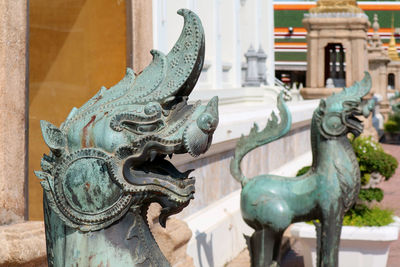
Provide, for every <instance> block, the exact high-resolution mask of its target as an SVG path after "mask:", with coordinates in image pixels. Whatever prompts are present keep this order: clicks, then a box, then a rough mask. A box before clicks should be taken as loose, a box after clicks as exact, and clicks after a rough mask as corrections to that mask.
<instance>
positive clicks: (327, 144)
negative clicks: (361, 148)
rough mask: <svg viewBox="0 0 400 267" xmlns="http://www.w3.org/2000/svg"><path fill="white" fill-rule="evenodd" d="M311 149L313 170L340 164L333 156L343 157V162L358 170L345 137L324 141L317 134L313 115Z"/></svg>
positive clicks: (354, 157)
mask: <svg viewBox="0 0 400 267" xmlns="http://www.w3.org/2000/svg"><path fill="white" fill-rule="evenodd" d="M311 149H312V156H313V162H312V166H313V169H314V170H316V169H318V168H323V169H324V168H325V169H326V168H327V167H328V166H327V165H328V164H329V163H333V162H335V163H339V162H341V161H338V160H336V158H333V157H335V155H343V156H344V157H345V158H343V160H344V161H346V164H351V165H353V168H356V169H358V163H357V159H356V156H355V153H354V151H353V148H352V146H351V144H350V141H349V140H348V138H347V136H346V135H343V136H339V137H337V138H335V139H326V138H325V137H324V136H322V135H321V134H320V132H319V129H318V127H317V121H316V119H315V115H314V116H313V119H312V122H311Z"/></svg>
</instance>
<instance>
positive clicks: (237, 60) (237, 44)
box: [232, 0, 242, 88]
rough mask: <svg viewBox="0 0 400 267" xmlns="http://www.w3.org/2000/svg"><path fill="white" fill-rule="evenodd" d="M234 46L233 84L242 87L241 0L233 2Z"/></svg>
mask: <svg viewBox="0 0 400 267" xmlns="http://www.w3.org/2000/svg"><path fill="white" fill-rule="evenodd" d="M233 35H234V36H233V40H234V43H233V46H234V49H233V51H234V55H233V57H234V58H233V64H232V71H233V77H234V79H233V86H234V87H237V88H239V87H241V86H242V54H241V51H242V48H241V39H240V0H234V4H233Z"/></svg>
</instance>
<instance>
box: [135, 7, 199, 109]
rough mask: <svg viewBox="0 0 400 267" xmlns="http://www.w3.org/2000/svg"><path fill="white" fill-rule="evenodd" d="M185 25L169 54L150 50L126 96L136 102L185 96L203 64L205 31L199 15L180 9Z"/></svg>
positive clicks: (196, 78)
mask: <svg viewBox="0 0 400 267" xmlns="http://www.w3.org/2000/svg"><path fill="white" fill-rule="evenodd" d="M178 14H179V15H182V16H183V18H184V25H183V29H182V32H181V35H180V36H179V38H178V40H177V42H176V43H175V45H174V47H172V49H171V51H170V52H169V53H168V55H166V56H165V55H164V54H163V53H162V52H160V51H156V50H152V52H151V53H152V54H153V61H152V62H151V64H150V65H149V66H147V67H146V68H145V69H144V70H143V72H142V73H141V74H140V75H139V76H137V77H136V80H135V82H134V84H133V86H132V87H131V89H130V92H129V93H128V98H130V99H135V100H137V101H135V102H136V103H148V102H151V101H158V102H162V100H165V99H167V98H170V97H171V96H188V95H189V94H190V93H191V91H192V90H193V88H194V86H195V84H196V82H197V80H198V78H199V76H200V73H201V70H202V68H203V63H204V30H203V26H202V24H201V21H200V19H199V17H198V16H197V15H196V14H195V13H194V12H192V11H190V10H188V9H180V10H179V11H178Z"/></svg>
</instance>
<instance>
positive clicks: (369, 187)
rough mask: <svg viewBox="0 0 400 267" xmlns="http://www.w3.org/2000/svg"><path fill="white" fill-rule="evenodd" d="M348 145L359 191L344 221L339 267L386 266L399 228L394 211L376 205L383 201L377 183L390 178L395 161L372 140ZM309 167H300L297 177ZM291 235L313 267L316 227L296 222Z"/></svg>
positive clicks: (314, 263)
mask: <svg viewBox="0 0 400 267" xmlns="http://www.w3.org/2000/svg"><path fill="white" fill-rule="evenodd" d="M351 143H352V146H353V149H354V152H355V154H356V156H357V160H358V163H359V166H360V173H361V190H360V193H359V195H358V200H357V202H356V204H355V205H354V206H353V207H352V208H351V209H350V210H349V211H348V212H347V213H346V215H345V217H344V220H343V228H342V233H341V242H340V248H339V266H354V267H356V266H360V267H361V266H362V267H368V266H371V267H372V266H386V261H387V258H388V254H389V245H390V243H391V242H393V241H395V240H397V238H398V227H397V226H396V222H395V219H396V217H394V216H393V212H392V211H390V210H386V209H381V208H379V207H378V206H376V205H375V204H376V203H377V202H380V201H381V200H382V199H383V191H382V190H381V189H380V188H379V187H378V185H379V183H380V182H381V181H386V180H388V179H390V178H391V177H392V176H393V174H394V172H395V170H396V168H397V166H398V162H397V160H396V158H394V157H393V156H391V155H389V154H387V153H385V151H384V150H383V148H382V146H381V145H380V144H379V143H377V142H375V141H373V140H372V139H371V137H358V138H351ZM309 168H310V167H309V166H306V167H303V168H302V169H300V170H299V171H298V173H297V175H302V174H304V173H305V172H307V171H308V169H309ZM396 220H398V218H397V219H396ZM397 223H398V222H397ZM291 234H292V236H293V237H294V238H296V239H298V240H299V241H300V242H301V244H302V245H303V246H302V247H303V257H304V265H305V266H315V265H316V234H315V227H314V226H313V225H312V223H310V222H308V223H296V224H294V225H293V226H292V228H291Z"/></svg>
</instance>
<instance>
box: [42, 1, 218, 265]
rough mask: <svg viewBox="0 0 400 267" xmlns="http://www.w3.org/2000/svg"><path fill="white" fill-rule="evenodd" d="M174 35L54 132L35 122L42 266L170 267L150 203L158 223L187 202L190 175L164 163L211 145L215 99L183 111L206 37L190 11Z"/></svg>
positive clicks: (184, 12) (53, 128)
mask: <svg viewBox="0 0 400 267" xmlns="http://www.w3.org/2000/svg"><path fill="white" fill-rule="evenodd" d="M178 14H180V15H182V16H183V17H184V20H185V22H184V26H183V30H182V33H181V35H180V37H179V39H178V41H177V42H176V44H175V45H174V47H173V48H172V50H171V51H170V52H169V53H168V54H167V55H164V54H163V53H161V52H159V51H155V50H152V51H151V53H152V55H153V61H152V62H151V64H150V65H149V66H148V67H147V68H146V69H144V71H143V72H142V73H140V74H139V75H137V76H136V75H135V73H134V72H133V71H132V70H131V69H128V70H127V73H126V76H125V77H124V78H123V79H122V80H121V81H120V82H119V83H118V84H117V85H115V86H113V87H111V88H110V89H108V90H107V89H106V88H104V87H103V88H101V89H100V91H99V92H98V93H97V94H96V95H95V96H94V97H93V98H92V99H90V100H89V101H88V102H87V103H86V104H84V105H83V106H82V107H80V108H79V109H77V108H73V109H72V111H71V113H70V114H69V116H68V117H67V119H66V120H65V121H64V123H62V125H61V126H60V127H59V128H57V127H56V126H54V125H52V124H50V123H49V122H46V121H41V128H42V133H43V138H44V141H45V142H46V144H47V145H48V147H49V148H50V153H49V154H48V155H44V156H43V158H42V162H41V166H42V171H37V172H36V175H37V176H38V177H39V178H40V179H41V180H42V181H41V184H42V186H43V189H44V210H45V225H46V241H47V254H48V263H49V266H57V267H58V266H157V267H158V266H169V263H168V261H167V260H166V259H165V257H164V255H163V254H162V253H161V251H160V249H159V248H158V246H157V243H156V242H155V240H154V238H153V236H152V234H151V232H150V230H149V228H148V224H147V220H146V215H147V209H148V207H149V205H150V203H152V202H158V203H159V204H160V205H161V206H162V210H161V215H160V218H159V221H160V223H161V225H163V226H165V223H166V220H167V218H168V216H170V215H171V214H175V213H178V212H180V211H181V210H182V209H183V208H184V207H186V206H187V205H188V204H189V201H190V199H192V198H193V194H194V191H195V188H194V183H195V179H194V178H193V177H189V174H190V172H191V171H186V172H180V171H178V170H177V169H176V168H175V167H174V166H173V165H172V164H171V163H170V162H169V161H168V160H166V156H167V155H169V156H170V157H171V156H172V154H173V153H189V154H190V155H192V156H198V155H199V154H201V153H204V152H206V151H207V149H208V148H209V147H210V145H211V140H212V135H213V133H214V131H215V128H216V127H217V124H218V98H217V97H214V98H213V99H212V100H211V101H210V102H209V103H208V104H207V105H205V106H204V105H201V104H200V103H199V102H198V103H196V104H194V105H189V104H187V99H188V96H189V94H190V93H191V91H192V90H193V87H194V85H195V84H196V82H197V79H198V77H199V75H200V72H201V70H202V66H203V62H204V32H203V28H202V25H201V21H200V19H199V18H198V17H197V15H196V14H194V13H193V12H191V11H189V10H186V9H181V10H179V11H178Z"/></svg>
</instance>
